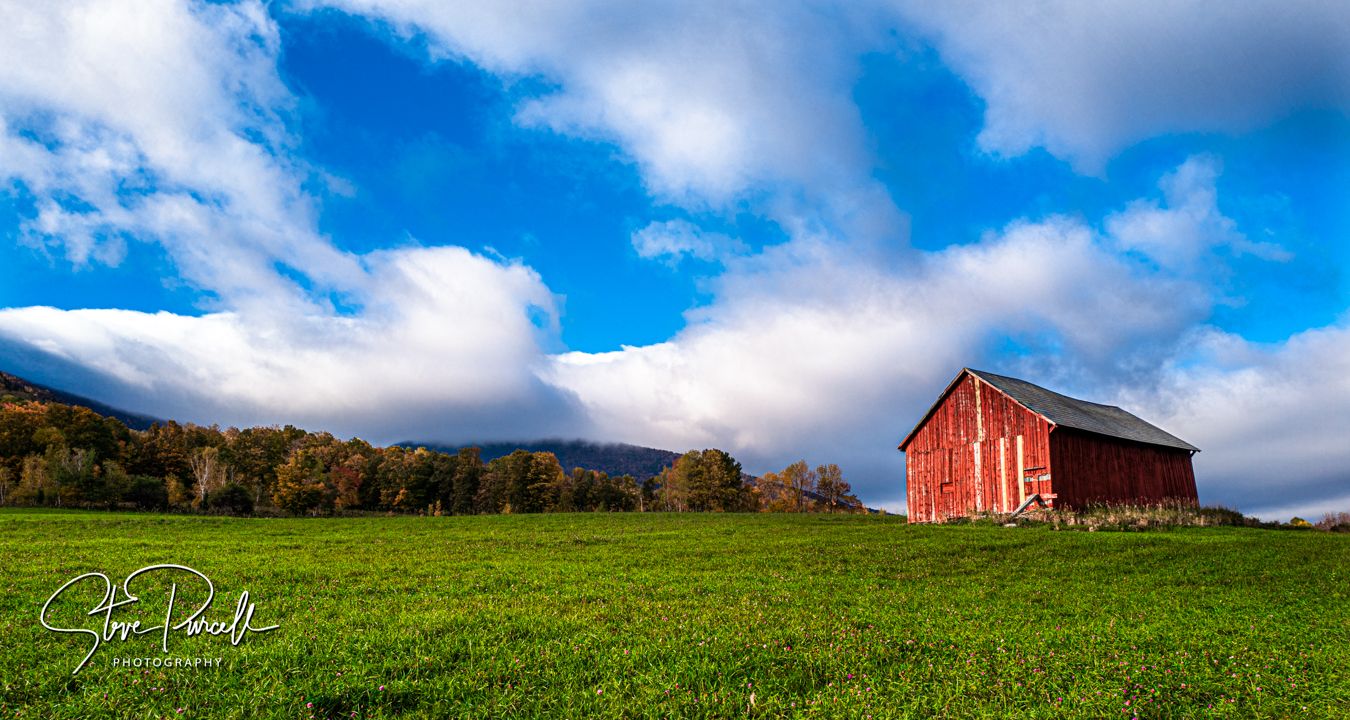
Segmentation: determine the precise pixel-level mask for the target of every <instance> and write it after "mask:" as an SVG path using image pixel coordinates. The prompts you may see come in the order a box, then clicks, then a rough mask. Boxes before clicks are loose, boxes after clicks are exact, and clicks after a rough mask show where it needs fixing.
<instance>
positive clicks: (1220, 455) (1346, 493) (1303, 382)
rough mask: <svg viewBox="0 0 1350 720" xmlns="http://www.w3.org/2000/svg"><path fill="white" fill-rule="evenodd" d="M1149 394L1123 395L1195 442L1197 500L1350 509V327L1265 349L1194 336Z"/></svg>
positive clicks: (1266, 511) (1265, 509)
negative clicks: (1348, 432) (1349, 440)
mask: <svg viewBox="0 0 1350 720" xmlns="http://www.w3.org/2000/svg"><path fill="white" fill-rule="evenodd" d="M1187 346H1188V349H1187V350H1186V351H1185V352H1182V353H1179V355H1178V356H1177V358H1176V359H1175V360H1174V361H1173V362H1171V363H1169V366H1168V368H1167V369H1166V371H1165V372H1164V373H1162V375H1161V382H1160V383H1159V385H1158V386H1156V388H1155V389H1149V390H1148V391H1146V392H1140V391H1138V390H1135V391H1132V392H1131V391H1127V392H1122V393H1121V395H1120V399H1121V401H1122V402H1125V403H1131V404H1135V405H1136V406H1139V407H1143V408H1146V410H1147V412H1148V413H1150V414H1152V415H1153V416H1154V417H1156V418H1158V419H1160V420H1161V421H1162V423H1163V424H1164V426H1165V427H1169V428H1174V429H1175V431H1176V432H1177V433H1178V434H1180V435H1181V436H1182V437H1185V438H1186V439H1187V440H1190V441H1191V442H1193V443H1195V444H1196V445H1197V446H1198V447H1200V448H1201V449H1202V450H1203V452H1201V453H1200V454H1199V455H1197V456H1196V458H1195V464H1196V473H1197V475H1198V478H1199V481H1200V483H1201V487H1200V490H1201V495H1202V498H1208V499H1210V500H1211V501H1213V500H1215V499H1217V500H1221V501H1223V502H1227V503H1230V504H1232V505H1235V506H1237V507H1240V508H1242V509H1243V510H1246V511H1250V512H1253V513H1256V514H1258V515H1261V516H1264V517H1270V518H1278V519H1285V520H1287V519H1289V517H1290V516H1291V515H1293V514H1300V515H1303V516H1304V517H1310V516H1311V519H1313V520H1316V519H1317V518H1318V517H1320V515H1321V513H1324V512H1332V511H1344V510H1345V509H1346V508H1347V507H1350V504H1348V502H1347V501H1350V443H1347V442H1346V441H1345V428H1347V427H1350V327H1346V326H1345V324H1343V323H1340V324H1336V325H1333V326H1331V327H1326V328H1318V329H1313V330H1307V331H1304V332H1301V333H1298V334H1296V335H1294V336H1293V337H1291V338H1289V339H1288V340H1286V341H1284V342H1280V343H1275V344H1269V345H1263V344H1258V343H1252V342H1249V341H1247V340H1244V339H1242V338H1240V337H1236V336H1234V335H1231V334H1228V333H1222V332H1219V331H1217V330H1212V329H1211V330H1205V331H1202V332H1199V333H1198V334H1197V335H1196V336H1195V337H1194V338H1193V339H1192V341H1191V342H1189V343H1188V344H1187Z"/></svg>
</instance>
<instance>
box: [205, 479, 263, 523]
mask: <svg viewBox="0 0 1350 720" xmlns="http://www.w3.org/2000/svg"><path fill="white" fill-rule="evenodd" d="M206 506H207V507H209V508H210V509H212V510H215V511H217V512H224V513H229V514H231V515H248V514H251V513H252V512H253V496H252V495H250V494H249V492H248V489H246V488H245V487H243V486H242V485H238V484H236V483H230V484H229V485H226V486H225V487H222V488H221V489H219V490H217V491H215V492H213V493H211V494H210V495H209V496H208V497H207V499H206Z"/></svg>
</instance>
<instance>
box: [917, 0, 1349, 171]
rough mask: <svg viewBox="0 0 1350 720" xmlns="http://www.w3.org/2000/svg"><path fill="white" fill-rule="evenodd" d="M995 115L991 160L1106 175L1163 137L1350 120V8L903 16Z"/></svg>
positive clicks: (1311, 2) (1072, 9)
mask: <svg viewBox="0 0 1350 720" xmlns="http://www.w3.org/2000/svg"><path fill="white" fill-rule="evenodd" d="M895 5H896V7H897V9H898V10H899V12H900V14H901V15H902V16H904V17H905V18H906V19H907V20H908V21H909V22H910V23H913V25H914V26H916V27H917V28H919V29H921V30H922V31H923V32H925V33H927V34H928V35H930V36H931V37H933V38H934V42H935V43H936V45H937V47H938V48H939V50H940V51H941V54H942V57H943V59H944V60H945V61H946V62H947V64H948V65H950V66H951V67H952V68H954V69H955V70H956V71H957V72H958V73H959V74H960V75H961V76H962V77H963V78H965V79H966V81H967V82H969V83H970V85H971V87H973V88H974V90H975V91H976V92H977V93H978V94H979V95H980V97H981V98H982V99H983V100H984V101H985V104H986V110H985V126H984V129H983V130H982V131H981V133H980V135H979V143H980V145H981V147H983V148H984V149H986V150H988V151H991V152H995V153H999V154H1004V155H1018V154H1021V153H1023V152H1026V151H1027V150H1030V149H1031V148H1033V147H1044V148H1045V149H1047V150H1049V151H1050V152H1052V153H1054V154H1056V155H1058V156H1060V157H1063V158H1067V159H1069V160H1071V161H1073V162H1074V164H1075V165H1076V166H1078V167H1080V168H1082V169H1084V170H1088V171H1097V170H1100V169H1101V168H1102V166H1103V165H1104V163H1105V162H1106V161H1107V160H1108V159H1110V157H1111V156H1113V155H1114V154H1115V153H1116V152H1118V151H1119V150H1121V149H1122V148H1125V147H1127V146H1129V145H1132V144H1134V143H1136V142H1138V141H1140V140H1143V139H1146V138H1149V137H1154V136H1157V135H1161V134H1166V133H1177V132H1227V133H1240V132H1245V131H1249V130H1252V129H1255V128H1257V127H1260V126H1262V125H1263V124H1266V123H1269V122H1271V121H1273V120H1277V119H1279V118H1281V117H1284V116H1286V115H1288V114H1290V113H1292V112H1294V111H1297V110H1300V109H1306V108H1325V109H1337V110H1340V111H1342V112H1344V111H1348V110H1350V52H1347V51H1346V48H1347V47H1350V8H1347V6H1346V5H1345V4H1344V3H1340V2H1334V1H1331V0H1299V1H1297V2H1284V1H1276V0H1262V1H1260V2H1242V3H1203V2H1167V1H1165V0H1150V1H1148V2H1114V3H1084V2H1073V1H1072V0H1038V1H1036V2H1021V3H997V2H994V3H991V2H978V1H977V0H966V1H961V2H943V3H932V2H909V1H908V0H901V1H900V2H897V3H896V4H895Z"/></svg>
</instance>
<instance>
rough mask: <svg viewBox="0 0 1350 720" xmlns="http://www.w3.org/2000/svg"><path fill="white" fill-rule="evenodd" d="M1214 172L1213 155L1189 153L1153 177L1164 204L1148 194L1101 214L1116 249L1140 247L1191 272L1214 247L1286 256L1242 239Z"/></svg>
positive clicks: (1276, 249) (1275, 257)
mask: <svg viewBox="0 0 1350 720" xmlns="http://www.w3.org/2000/svg"><path fill="white" fill-rule="evenodd" d="M1218 175H1219V164H1218V161H1217V160H1216V159H1215V158H1213V157H1209V156H1196V157H1192V158H1189V159H1187V160H1186V162H1184V163H1182V164H1181V166H1180V167H1178V168H1177V169H1176V170H1174V171H1172V172H1170V173H1168V174H1167V175H1166V176H1164V177H1163V179H1162V181H1161V182H1160V183H1159V187H1161V188H1162V191H1163V196H1164V198H1165V199H1166V206H1165V207H1164V206H1163V205H1162V204H1160V203H1158V202H1156V201H1154V200H1136V201H1134V202H1132V203H1130V204H1129V206H1128V207H1126V208H1125V209H1124V210H1123V211H1121V212H1119V213H1116V214H1114V215H1111V216H1110V217H1108V218H1107V219H1106V227H1107V230H1108V231H1109V232H1110V233H1111V235H1112V236H1113V237H1114V238H1115V240H1116V244H1117V245H1118V246H1119V247H1120V248H1121V249H1123V250H1132V251H1137V252H1140V253H1143V254H1144V255H1146V256H1148V257H1149V258H1152V259H1153V260H1154V261H1156V262H1157V263H1158V264H1159V265H1161V266H1163V267H1166V268H1169V269H1171V270H1174V271H1188V272H1191V273H1194V271H1196V270H1197V268H1196V264H1197V262H1198V261H1200V260H1201V259H1202V258H1205V257H1207V256H1209V255H1210V254H1211V253H1213V252H1214V251H1216V250H1222V251H1223V252H1224V254H1226V255H1229V256H1241V255H1253V256H1256V257H1259V258H1262V259H1264V260H1279V261H1285V260H1289V259H1290V258H1291V257H1292V255H1291V254H1290V253H1289V252H1288V251H1286V250H1284V249H1283V248H1281V247H1280V246H1279V245H1276V244H1274V243H1270V242H1253V241H1251V240H1249V239H1247V237H1246V236H1245V235H1243V234H1242V233H1240V232H1238V230H1237V223H1235V222H1234V221H1233V220H1232V219H1231V218H1229V217H1226V216H1225V215H1224V214H1223V213H1222V212H1220V210H1219V205H1218V191H1217V189H1216V188H1215V180H1216V179H1217V178H1218Z"/></svg>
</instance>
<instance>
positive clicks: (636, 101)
mask: <svg viewBox="0 0 1350 720" xmlns="http://www.w3.org/2000/svg"><path fill="white" fill-rule="evenodd" d="M314 4H315V5H329V6H333V7H337V8H341V9H343V10H346V11H349V12H351V13H354V14H359V15H364V16H367V17H371V18H374V19H377V20H379V21H382V22H384V23H387V24H389V25H390V26H392V27H393V28H395V29H396V30H397V31H398V32H399V34H401V35H402V36H405V37H406V36H414V35H415V36H420V37H422V38H425V39H426V40H427V41H428V43H429V46H430V48H431V50H432V52H433V53H434V54H435V55H436V56H437V57H441V58H453V59H467V60H469V61H471V62H473V63H475V64H476V65H478V66H480V67H483V68H485V69H487V70H488V71H490V72H493V73H496V74H497V75H499V76H501V77H503V78H505V79H506V80H507V81H513V80H517V79H521V78H527V77H529V78H533V77H538V78H543V79H544V80H546V81H548V82H549V83H551V84H552V88H551V89H550V90H549V91H547V92H544V93H542V94H536V95H532V96H528V97H526V98H524V99H523V100H522V102H521V104H520V106H519V108H518V112H517V117H516V119H517V121H518V122H519V123H520V124H522V125H524V126H526V127H536V128H540V129H544V130H552V131H555V132H558V133H563V134H567V135H571V136H575V137H582V138H588V139H597V140H602V141H608V142H613V143H615V144H617V145H619V146H620V147H621V148H622V149H623V151H624V152H625V153H626V154H627V156H628V157H630V158H632V160H633V161H634V162H636V164H637V165H638V167H639V169H640V171H641V173H642V177H643V178H644V181H645V183H646V185H647V187H648V189H649V190H650V191H651V192H652V193H653V195H655V196H656V197H657V198H658V199H660V200H662V201H665V202H671V203H675V204H679V205H682V206H685V207H693V208H697V209H706V208H713V209H720V208H724V207H727V206H729V204H731V203H733V202H736V201H740V200H745V199H753V200H757V201H761V202H762V203H763V207H764V209H765V211H766V212H768V213H770V214H772V215H774V216H775V217H777V218H779V219H780V220H784V221H798V222H805V220H803V218H804V217H806V216H808V215H818V216H819V217H817V218H816V220H815V221H817V222H820V221H823V222H826V223H829V224H831V225H833V226H834V229H835V230H838V231H841V232H842V234H845V235H848V236H851V237H853V238H855V239H856V240H861V239H863V238H864V236H871V237H872V238H874V239H878V240H882V239H885V240H892V241H893V240H895V239H897V238H900V239H904V233H905V232H906V224H905V219H904V216H903V215H902V213H900V212H899V211H898V210H897V209H896V208H895V206H894V204H893V203H892V201H891V200H890V198H889V196H888V195H887V194H886V192H885V190H884V188H882V187H881V186H880V185H879V184H878V183H876V182H875V181H874V180H872V178H871V167H872V160H871V158H870V156H869V154H868V152H867V141H866V133H865V131H864V129H863V125H862V121H861V119H860V117H859V113H858V109H857V107H856V105H855V104H854V102H853V99H852V86H853V83H854V81H855V79H856V77H857V76H858V75H859V73H860V69H859V59H858V58H859V57H860V56H861V55H862V54H863V53H865V52H867V51H869V50H872V49H875V48H876V47H878V46H884V45H888V44H890V43H891V42H893V41H892V39H891V38H890V36H889V35H888V34H887V32H886V24H885V23H884V22H883V21H884V19H885V18H884V17H882V15H881V11H880V9H879V8H876V7H872V6H867V5H858V6H839V5H836V6H816V5H813V4H809V3H779V2H763V1H762V0H743V1H738V2H679V1H662V2H655V3H612V2H603V1H592V0H580V1H577V2H559V3H542V4H541V3H534V2H528V1H524V0H522V1H519V2H516V1H512V2H497V3H486V4H473V3H467V4H466V3H443V2H435V1H434V0H331V1H330V2H325V3H320V2H315V3H314Z"/></svg>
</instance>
